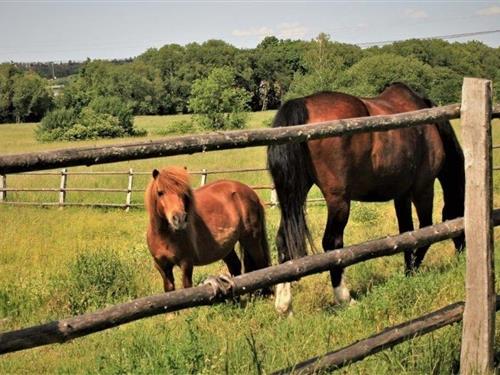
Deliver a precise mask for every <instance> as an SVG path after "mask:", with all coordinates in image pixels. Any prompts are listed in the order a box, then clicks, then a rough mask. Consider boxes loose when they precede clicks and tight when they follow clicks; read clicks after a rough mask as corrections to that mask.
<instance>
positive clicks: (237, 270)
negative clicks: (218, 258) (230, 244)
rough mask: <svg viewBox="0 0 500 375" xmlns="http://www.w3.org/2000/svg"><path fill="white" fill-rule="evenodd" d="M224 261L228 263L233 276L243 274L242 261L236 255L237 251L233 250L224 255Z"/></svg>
mask: <svg viewBox="0 0 500 375" xmlns="http://www.w3.org/2000/svg"><path fill="white" fill-rule="evenodd" d="M223 260H224V263H226V266H227V269H228V271H229V273H230V274H231V276H239V275H241V262H240V259H239V258H238V255H236V251H234V249H233V250H231V252H230V253H229V254H227V255H226V256H225V257H224V259H223Z"/></svg>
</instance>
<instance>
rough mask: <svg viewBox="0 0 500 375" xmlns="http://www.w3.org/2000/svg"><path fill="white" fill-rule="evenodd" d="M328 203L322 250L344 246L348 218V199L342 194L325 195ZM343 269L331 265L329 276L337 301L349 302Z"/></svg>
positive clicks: (349, 296)
mask: <svg viewBox="0 0 500 375" xmlns="http://www.w3.org/2000/svg"><path fill="white" fill-rule="evenodd" d="M326 201H327V205H328V219H327V222H326V228H325V233H324V235H323V241H322V245H323V250H324V251H325V252H326V251H331V250H335V249H340V248H342V247H344V228H345V226H346V225H347V220H348V219H349V209H350V201H349V200H348V199H346V198H345V197H343V196H330V197H326ZM343 273H344V269H343V268H341V267H332V268H331V269H330V277H331V281H332V287H333V291H334V294H335V299H336V301H337V302H338V303H349V302H351V294H350V292H349V289H348V288H347V287H346V285H345V284H344V280H343V277H342V275H343Z"/></svg>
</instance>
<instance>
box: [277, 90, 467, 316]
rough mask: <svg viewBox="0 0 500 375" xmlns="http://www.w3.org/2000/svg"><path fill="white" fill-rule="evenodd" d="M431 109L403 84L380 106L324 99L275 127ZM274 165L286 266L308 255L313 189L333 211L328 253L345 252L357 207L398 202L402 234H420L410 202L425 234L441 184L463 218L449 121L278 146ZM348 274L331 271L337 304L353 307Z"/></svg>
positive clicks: (374, 101)
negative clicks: (345, 280)
mask: <svg viewBox="0 0 500 375" xmlns="http://www.w3.org/2000/svg"><path fill="white" fill-rule="evenodd" d="M431 106H432V103H431V102H430V101H429V100H428V99H425V98H422V97H420V96H419V95H418V94H416V93H415V92H414V91H412V90H411V89H410V88H408V87H407V86H406V85H404V84H402V83H394V84H391V85H389V86H387V87H386V88H385V89H384V90H383V92H382V93H381V94H380V95H379V96H377V97H375V98H357V97H354V96H351V95H347V94H343V93H339V92H321V93H317V94H314V95H311V96H307V97H304V98H299V99H293V100H290V101H288V102H286V103H285V104H284V105H283V106H282V107H281V108H280V110H279V111H278V113H277V115H276V117H275V119H274V122H273V127H278V126H289V125H297V124H307V123H314V122H320V121H329V120H335V119H345V118H351V117H363V116H375V115H389V114H394V113H400V112H407V111H413V110H418V109H423V108H429V107H431ZM268 165H269V169H270V172H271V175H272V178H273V180H274V185H275V187H276V191H277V195H278V199H279V203H280V207H281V213H282V215H281V222H280V226H279V230H278V234H277V248H278V254H279V261H280V262H284V261H287V260H289V259H293V258H296V257H301V256H304V255H306V246H305V245H306V244H305V238H308V239H309V242H311V238H310V233H309V231H308V228H307V225H306V221H305V213H304V205H305V201H306V197H307V193H308V191H309V189H310V188H311V186H312V185H313V184H316V185H317V186H318V187H319V188H320V190H321V192H322V193H323V196H324V197H325V200H326V204H327V208H328V219H327V224H326V228H325V232H324V236H323V243H322V245H323V249H324V251H329V250H333V249H338V248H342V247H343V245H344V242H343V233H344V228H345V226H346V224H347V220H348V217H349V207H350V202H351V200H357V201H365V202H372V201H388V200H394V206H395V209H396V216H397V219H398V224H399V231H400V232H401V233H402V232H405V231H409V230H413V221H412V216H411V202H413V204H414V205H415V208H416V211H417V216H418V220H419V224H420V227H424V226H428V225H431V224H432V205H433V196H434V180H435V179H436V178H438V179H439V181H440V183H441V185H442V187H443V193H444V208H443V220H446V219H452V218H455V217H459V216H463V212H464V185H465V177H464V157H463V153H462V149H461V148H460V145H459V143H458V141H457V139H456V136H455V134H454V132H453V129H452V127H451V124H450V123H449V121H442V122H439V123H435V124H425V125H420V126H415V127H411V128H407V129H397V130H388V131H379V132H367V133H360V134H354V135H349V136H341V137H331V138H326V139H320V140H313V141H309V142H307V143H301V144H297V143H290V144H284V145H273V146H270V147H269V148H268ZM454 242H455V247H456V249H457V250H459V251H460V250H462V248H463V247H464V238H463V236H462V237H458V238H455V239H454ZM427 249H428V246H425V247H422V248H419V249H416V250H414V251H407V252H406V253H405V265H406V272H407V274H409V273H412V272H413V271H414V270H415V269H417V268H418V267H419V265H420V263H421V262H422V260H423V258H424V255H425V253H426V251H427ZM342 272H343V270H342V269H340V268H332V269H331V271H330V274H331V279H332V286H333V287H334V291H335V296H336V297H337V300H338V301H339V302H348V301H350V294H349V290H348V289H347V288H346V287H345V286H344V285H343V282H342ZM287 287H288V289H289V286H287ZM278 290H279V289H277V295H279V294H280V293H279V292H278ZM284 309H285V310H286V308H284Z"/></svg>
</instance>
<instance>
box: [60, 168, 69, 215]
mask: <svg viewBox="0 0 500 375" xmlns="http://www.w3.org/2000/svg"><path fill="white" fill-rule="evenodd" d="M67 182H68V170H67V169H66V168H63V169H61V184H60V186H59V206H60V207H63V206H64V202H65V201H66V185H67Z"/></svg>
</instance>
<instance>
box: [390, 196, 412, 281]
mask: <svg viewBox="0 0 500 375" xmlns="http://www.w3.org/2000/svg"><path fill="white" fill-rule="evenodd" d="M394 208H395V209H396V217H397V218H398V227H399V233H404V232H408V231H412V230H413V219H412V217H411V198H410V194H404V195H403V196H401V197H399V198H396V199H394ZM414 264H415V249H410V250H406V251H405V274H406V275H410V274H411V273H412V272H413V271H414Z"/></svg>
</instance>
